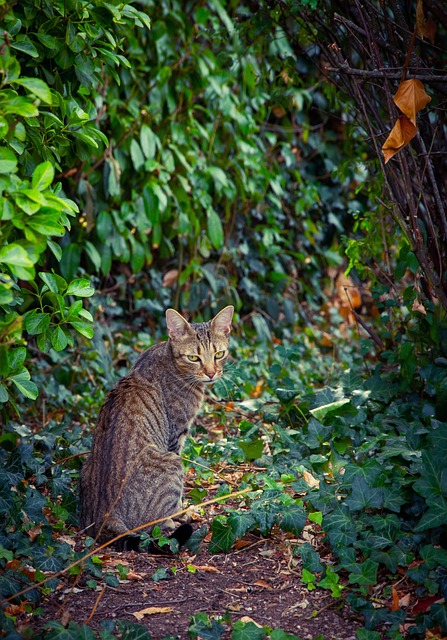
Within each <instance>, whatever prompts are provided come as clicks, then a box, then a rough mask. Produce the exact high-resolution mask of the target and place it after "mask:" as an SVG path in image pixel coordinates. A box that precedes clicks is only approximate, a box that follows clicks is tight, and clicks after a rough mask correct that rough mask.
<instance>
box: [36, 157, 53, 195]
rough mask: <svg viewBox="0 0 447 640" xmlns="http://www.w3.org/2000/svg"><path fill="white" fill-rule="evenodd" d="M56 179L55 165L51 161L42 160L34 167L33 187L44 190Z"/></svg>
mask: <svg viewBox="0 0 447 640" xmlns="http://www.w3.org/2000/svg"><path fill="white" fill-rule="evenodd" d="M53 180H54V167H53V165H52V164H51V162H48V161H47V162H42V163H41V164H38V165H37V167H36V168H35V169H34V172H33V178H32V183H31V184H32V186H33V189H37V190H38V191H44V190H45V189H48V187H49V186H50V185H51V183H52V182H53Z"/></svg>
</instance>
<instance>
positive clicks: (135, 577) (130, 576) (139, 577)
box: [126, 571, 144, 582]
mask: <svg viewBox="0 0 447 640" xmlns="http://www.w3.org/2000/svg"><path fill="white" fill-rule="evenodd" d="M126 580H134V581H135V582H139V581H140V580H144V578H143V576H142V575H140V574H139V573H135V571H128V572H127V574H126Z"/></svg>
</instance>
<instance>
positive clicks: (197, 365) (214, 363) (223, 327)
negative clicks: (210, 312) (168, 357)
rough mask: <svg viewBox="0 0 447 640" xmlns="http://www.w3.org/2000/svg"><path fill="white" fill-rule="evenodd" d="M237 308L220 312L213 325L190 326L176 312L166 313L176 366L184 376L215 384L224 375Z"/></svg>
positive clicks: (199, 324) (169, 310)
mask: <svg viewBox="0 0 447 640" xmlns="http://www.w3.org/2000/svg"><path fill="white" fill-rule="evenodd" d="M233 312H234V308H233V307H232V306H231V305H230V306H228V307H225V308H224V309H222V311H219V313H218V314H217V316H215V317H214V318H213V319H212V320H211V321H210V322H201V323H198V324H190V323H189V322H188V321H187V320H185V318H183V316H181V315H180V314H179V313H178V312H177V311H174V309H168V310H167V311H166V323H167V326H168V332H169V337H170V340H171V345H172V351H173V354H174V358H175V363H176V366H177V368H178V369H179V371H181V372H182V373H183V374H184V375H185V377H189V376H190V377H191V378H190V379H191V380H194V381H195V382H201V383H212V382H215V381H216V380H218V379H219V378H220V377H221V376H222V370H223V366H224V364H225V361H226V359H227V357H228V336H229V333H230V330H231V320H232V318H233Z"/></svg>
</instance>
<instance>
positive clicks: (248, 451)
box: [238, 438, 264, 460]
mask: <svg viewBox="0 0 447 640" xmlns="http://www.w3.org/2000/svg"><path fill="white" fill-rule="evenodd" d="M238 445H239V446H240V448H241V449H242V451H243V452H244V455H245V459H246V460H256V459H257V458H260V457H261V455H262V451H263V449H264V441H263V440H261V439H260V438H256V439H255V440H250V441H248V442H243V441H241V442H238Z"/></svg>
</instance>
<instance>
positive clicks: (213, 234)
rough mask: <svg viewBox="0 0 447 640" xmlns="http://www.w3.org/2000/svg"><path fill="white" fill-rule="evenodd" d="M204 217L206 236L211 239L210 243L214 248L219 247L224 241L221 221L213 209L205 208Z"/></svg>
mask: <svg viewBox="0 0 447 640" xmlns="http://www.w3.org/2000/svg"><path fill="white" fill-rule="evenodd" d="M206 218H207V223H208V237H209V239H210V240H211V244H212V245H213V247H214V248H215V249H221V248H222V246H223V242H224V233H223V227H222V222H221V220H220V218H219V216H218V215H217V213H216V212H215V211H214V209H211V208H210V209H207V212H206Z"/></svg>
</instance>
